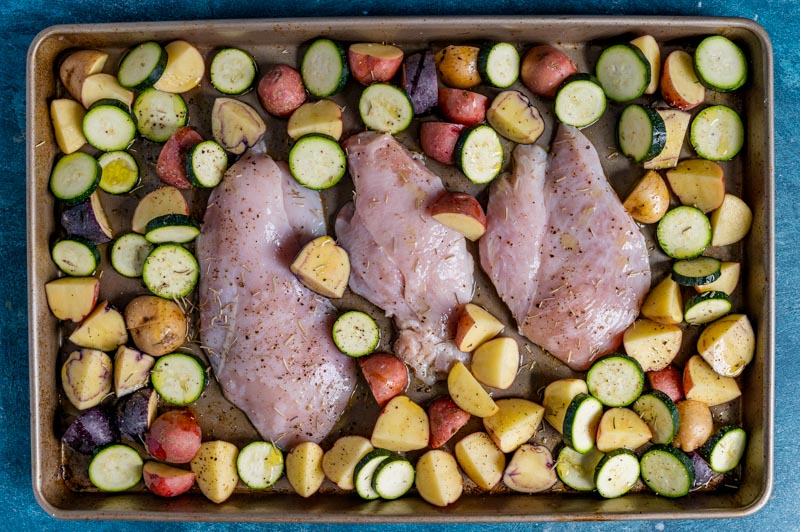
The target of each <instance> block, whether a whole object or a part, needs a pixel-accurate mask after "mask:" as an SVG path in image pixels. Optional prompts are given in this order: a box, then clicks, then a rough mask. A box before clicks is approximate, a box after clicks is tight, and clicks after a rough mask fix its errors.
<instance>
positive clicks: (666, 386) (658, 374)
mask: <svg viewBox="0 0 800 532" xmlns="http://www.w3.org/2000/svg"><path fill="white" fill-rule="evenodd" d="M646 376H647V383H648V384H649V385H650V387H651V388H652V389H654V390H659V391H662V392H664V393H665V394H667V395H668V396H669V398H670V399H672V401H673V402H675V403H677V402H678V401H680V400H681V399H683V378H682V377H681V372H680V371H678V368H676V367H675V366H673V365H669V366H667V367H666V368H664V369H660V370H658V371H648V372H647V373H646Z"/></svg>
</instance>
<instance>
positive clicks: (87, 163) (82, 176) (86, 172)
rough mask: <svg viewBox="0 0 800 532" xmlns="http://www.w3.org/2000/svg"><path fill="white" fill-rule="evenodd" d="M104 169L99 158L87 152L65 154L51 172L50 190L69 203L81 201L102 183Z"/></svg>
mask: <svg viewBox="0 0 800 532" xmlns="http://www.w3.org/2000/svg"><path fill="white" fill-rule="evenodd" d="M102 174H103V169H102V168H101V167H100V163H98V162H97V159H95V158H94V157H92V156H91V155H89V154H88V153H86V152H82V151H76V152H74V153H70V154H69V155H65V156H63V157H62V158H60V159H59V160H58V162H56V164H55V165H54V166H53V171H52V172H50V191H51V192H52V193H53V195H54V196H55V197H57V198H58V199H60V200H62V201H65V202H67V203H69V204H73V203H80V202H82V201H83V200H85V199H86V198H88V197H89V196H91V195H92V192H94V191H95V189H96V188H97V186H98V185H99V184H100V178H101V176H102Z"/></svg>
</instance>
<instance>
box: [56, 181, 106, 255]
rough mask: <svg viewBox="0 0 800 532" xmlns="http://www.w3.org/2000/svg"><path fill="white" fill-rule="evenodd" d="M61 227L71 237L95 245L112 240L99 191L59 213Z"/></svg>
mask: <svg viewBox="0 0 800 532" xmlns="http://www.w3.org/2000/svg"><path fill="white" fill-rule="evenodd" d="M61 227H63V228H64V231H66V232H67V234H68V235H71V236H82V237H83V238H85V239H87V240H90V241H92V242H94V243H95V244H97V245H100V244H105V243H106V242H110V241H111V240H112V239H113V238H114V232H113V231H112V230H111V222H110V221H109V219H108V216H107V215H106V211H105V209H104V208H103V203H102V202H101V201H100V191H99V190H95V191H94V192H92V195H91V196H89V199H87V200H84V201H82V202H80V203H78V204H76V205H70V206H68V207H66V208H65V209H64V212H62V213H61Z"/></svg>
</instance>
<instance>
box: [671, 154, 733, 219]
mask: <svg viewBox="0 0 800 532" xmlns="http://www.w3.org/2000/svg"><path fill="white" fill-rule="evenodd" d="M667 181H669V186H670V187H671V188H672V191H673V192H674V193H675V195H676V196H678V199H680V200H681V203H682V204H683V205H691V206H692V207H696V208H698V209H700V210H701V211H703V212H705V213H708V212H711V211H713V210H714V209H717V208H718V207H719V206H720V205H722V202H723V200H724V199H725V173H724V171H723V170H722V166H720V165H719V163H716V162H714V161H708V160H706V159H686V160H684V161H681V162H680V163H678V165H677V166H676V167H675V168H673V169H672V170H667Z"/></svg>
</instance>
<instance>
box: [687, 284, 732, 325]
mask: <svg viewBox="0 0 800 532" xmlns="http://www.w3.org/2000/svg"><path fill="white" fill-rule="evenodd" d="M730 311H731V300H730V298H729V297H728V294H726V293H725V292H720V291H718V290H712V291H710V292H704V293H702V294H695V295H693V296H692V297H691V299H689V301H687V302H686V307H685V309H684V311H683V319H684V321H686V323H688V324H690V325H703V324H705V323H711V322H712V321H715V320H718V319H719V318H721V317H722V316H724V315H725V314H728V313H729V312H730Z"/></svg>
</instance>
